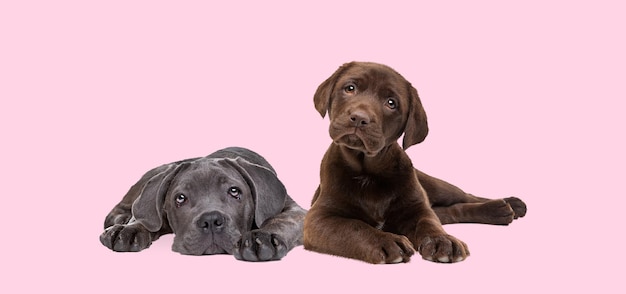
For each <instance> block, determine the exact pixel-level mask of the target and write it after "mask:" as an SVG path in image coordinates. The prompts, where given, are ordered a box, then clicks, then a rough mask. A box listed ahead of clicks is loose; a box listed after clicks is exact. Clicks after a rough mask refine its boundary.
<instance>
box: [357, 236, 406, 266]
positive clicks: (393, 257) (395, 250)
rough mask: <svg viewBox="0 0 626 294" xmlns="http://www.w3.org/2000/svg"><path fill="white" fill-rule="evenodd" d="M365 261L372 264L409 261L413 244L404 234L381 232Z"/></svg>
mask: <svg viewBox="0 0 626 294" xmlns="http://www.w3.org/2000/svg"><path fill="white" fill-rule="evenodd" d="M383 233H384V235H383V237H382V238H378V239H377V240H376V243H375V244H374V246H373V248H372V250H371V251H370V253H369V255H368V256H367V257H366V259H365V261H366V262H369V263H374V264H386V263H400V262H409V260H411V256H412V255H413V254H414V253H415V249H413V244H411V241H409V239H408V238H407V237H405V236H402V235H396V234H392V233H387V232H383Z"/></svg>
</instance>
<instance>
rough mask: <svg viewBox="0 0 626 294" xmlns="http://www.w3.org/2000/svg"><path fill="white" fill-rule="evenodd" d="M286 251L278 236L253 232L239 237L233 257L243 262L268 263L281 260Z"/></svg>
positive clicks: (259, 231)
mask: <svg viewBox="0 0 626 294" xmlns="http://www.w3.org/2000/svg"><path fill="white" fill-rule="evenodd" d="M288 251H289V249H288V248H287V246H286V245H285V242H283V240H282V239H281V238H280V237H279V236H277V235H275V234H271V233H269V232H266V231H263V230H253V231H250V232H246V233H244V234H243V235H242V236H241V239H240V240H239V241H238V242H237V243H236V244H235V248H234V250H233V255H234V256H235V258H237V259H238V260H244V261H270V260H279V259H281V258H283V257H284V256H285V255H287V252H288Z"/></svg>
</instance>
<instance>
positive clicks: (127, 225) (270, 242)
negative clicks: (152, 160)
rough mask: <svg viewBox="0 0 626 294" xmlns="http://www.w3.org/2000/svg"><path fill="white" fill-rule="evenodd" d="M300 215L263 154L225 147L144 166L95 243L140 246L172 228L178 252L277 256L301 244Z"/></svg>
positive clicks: (122, 248) (252, 258) (113, 246)
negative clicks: (188, 157)
mask: <svg viewBox="0 0 626 294" xmlns="http://www.w3.org/2000/svg"><path fill="white" fill-rule="evenodd" d="M305 213H306V210H304V209H302V208H301V207H300V206H298V204H297V203H296V202H295V201H293V200H292V199H291V197H289V195H287V191H286V190H285V187H284V186H283V184H282V183H281V182H280V180H279V179H278V177H277V176H276V172H275V171H274V169H273V168H272V166H271V165H270V164H269V163H268V162H267V161H266V160H265V159H264V158H263V157H262V156H260V155H259V154H257V153H255V152H253V151H251V150H248V149H245V148H239V147H230V148H226V149H222V150H219V151H216V152H214V153H212V154H210V155H208V156H206V157H201V158H193V159H187V160H182V161H178V162H174V163H170V164H165V165H162V166H159V167H156V168H154V169H152V170H150V171H148V172H147V173H146V174H145V175H144V176H143V177H142V178H141V179H140V180H139V181H138V182H137V183H136V184H135V185H133V186H132V187H131V188H130V190H129V191H128V193H127V194H126V196H124V198H123V199H122V201H121V202H120V203H119V204H117V205H116V206H115V207H114V208H113V210H112V211H111V212H110V213H109V215H108V216H107V217H106V219H105V222H104V227H105V231H104V232H103V233H102V234H101V235H100V242H101V243H102V244H103V245H104V246H106V247H108V248H109V249H111V250H114V251H140V250H143V249H145V248H148V247H149V246H150V244H151V243H152V241H154V240H156V239H158V238H159V236H161V235H163V234H168V233H174V234H175V236H174V244H173V245H172V250H174V251H177V252H180V253H182V254H188V255H207V254H232V255H234V256H235V258H237V259H239V260H246V261H268V260H278V259H281V258H282V257H283V256H285V255H286V254H287V252H289V250H291V249H292V248H293V247H295V246H298V245H301V244H302V222H303V220H304V215H305Z"/></svg>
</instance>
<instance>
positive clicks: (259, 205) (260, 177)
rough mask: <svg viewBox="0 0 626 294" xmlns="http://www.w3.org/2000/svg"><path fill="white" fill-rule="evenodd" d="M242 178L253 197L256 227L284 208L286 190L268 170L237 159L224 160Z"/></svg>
mask: <svg viewBox="0 0 626 294" xmlns="http://www.w3.org/2000/svg"><path fill="white" fill-rule="evenodd" d="M225 160H226V161H227V162H228V163H229V164H231V165H232V166H233V167H234V168H235V169H236V170H237V171H238V172H239V173H240V174H241V175H242V176H243V178H244V180H245V181H246V183H247V184H248V186H249V187H250V190H251V191H252V197H254V205H255V208H254V221H255V223H256V226H257V227H261V225H262V224H263V222H265V221H266V220H267V219H268V218H270V217H273V216H275V215H277V214H279V213H280V212H282V211H283V209H284V208H285V199H286V198H287V190H286V189H285V186H283V183H282V182H281V181H280V180H279V179H278V177H277V176H276V174H275V173H274V172H273V171H271V170H270V169H268V168H266V167H263V166H260V165H257V164H254V163H251V162H248V161H247V160H245V159H243V158H241V157H237V158H236V159H225Z"/></svg>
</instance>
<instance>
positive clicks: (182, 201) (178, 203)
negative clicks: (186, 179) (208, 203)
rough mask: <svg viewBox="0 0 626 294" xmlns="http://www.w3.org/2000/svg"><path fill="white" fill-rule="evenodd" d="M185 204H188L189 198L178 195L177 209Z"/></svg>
mask: <svg viewBox="0 0 626 294" xmlns="http://www.w3.org/2000/svg"><path fill="white" fill-rule="evenodd" d="M185 202H187V196H185V195H183V194H178V196H176V207H180V206H181V205H183V203H185Z"/></svg>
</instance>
